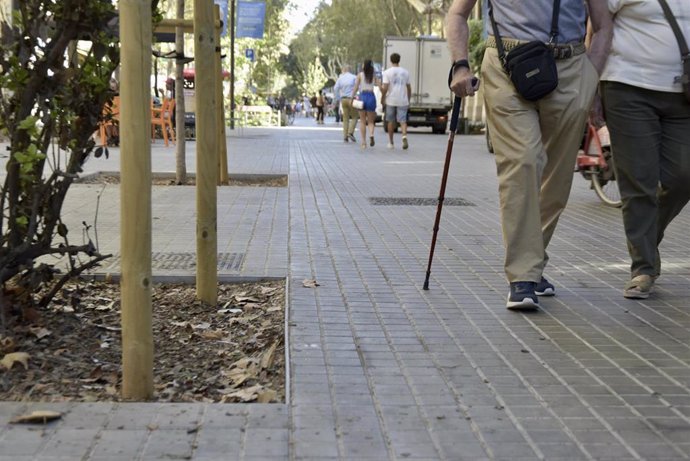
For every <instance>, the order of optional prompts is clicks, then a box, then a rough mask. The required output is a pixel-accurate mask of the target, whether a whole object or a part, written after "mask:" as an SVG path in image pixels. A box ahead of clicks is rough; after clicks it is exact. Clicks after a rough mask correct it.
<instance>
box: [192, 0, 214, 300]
mask: <svg viewBox="0 0 690 461" xmlns="http://www.w3.org/2000/svg"><path fill="white" fill-rule="evenodd" d="M213 29H214V27H213V1H212V0H194V58H195V66H194V67H195V68H196V75H195V77H194V78H195V82H194V83H195V85H194V86H195V90H196V95H195V96H196V104H195V105H196V147H197V150H196V208H197V225H196V250H197V265H196V295H197V298H199V299H200V300H201V301H204V302H206V303H208V304H211V305H215V304H216V302H217V298H218V267H217V265H218V254H217V251H218V250H217V248H218V241H217V223H218V209H217V208H218V207H217V203H216V200H217V190H216V182H217V181H218V123H217V122H216V114H217V101H216V97H215V93H216V83H215V78H218V76H216V75H215V48H216V43H215V38H214V35H215V34H214V30H213Z"/></svg>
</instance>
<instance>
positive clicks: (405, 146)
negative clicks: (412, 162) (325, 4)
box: [402, 136, 410, 150]
mask: <svg viewBox="0 0 690 461" xmlns="http://www.w3.org/2000/svg"><path fill="white" fill-rule="evenodd" d="M402 146H403V150H406V149H407V148H408V147H410V145H409V144H407V136H403V138H402Z"/></svg>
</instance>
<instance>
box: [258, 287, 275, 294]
mask: <svg viewBox="0 0 690 461" xmlns="http://www.w3.org/2000/svg"><path fill="white" fill-rule="evenodd" d="M277 289H278V288H275V287H261V288H260V289H259V290H260V291H261V294H262V295H267V294H270V293H273V292H274V291H276V290H277Z"/></svg>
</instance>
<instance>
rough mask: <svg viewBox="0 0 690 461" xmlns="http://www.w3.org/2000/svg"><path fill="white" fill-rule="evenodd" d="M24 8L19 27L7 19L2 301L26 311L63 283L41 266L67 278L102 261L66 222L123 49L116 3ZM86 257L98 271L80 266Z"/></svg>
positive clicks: (42, 0) (73, 0) (0, 121)
mask: <svg viewBox="0 0 690 461" xmlns="http://www.w3.org/2000/svg"><path fill="white" fill-rule="evenodd" d="M17 3H18V10H16V11H13V12H12V15H11V18H2V19H3V21H4V22H3V23H2V43H1V44H0V70H1V72H0V88H2V90H0V130H1V131H2V135H3V136H4V137H7V138H9V142H10V146H9V159H8V161H7V176H6V178H5V181H4V183H3V185H2V189H1V190H0V209H1V210H2V213H1V214H0V284H1V285H2V287H3V292H2V296H3V297H5V298H7V297H9V298H11V299H10V301H12V299H14V300H15V301H16V300H18V299H21V300H22V302H20V303H18V304H19V305H22V304H27V303H30V302H31V300H32V296H33V294H34V293H37V292H38V291H40V290H39V288H40V287H44V286H46V285H47V284H50V283H51V282H53V283H54V281H55V275H56V270H55V268H54V267H53V266H52V265H50V264H46V263H44V262H39V261H40V258H42V257H45V256H49V255H50V256H65V257H67V259H68V262H69V267H70V271H69V272H70V274H68V275H74V274H78V273H79V272H81V271H82V270H83V269H84V268H85V267H89V266H90V265H93V262H92V261H94V260H98V259H99V258H102V256H101V255H99V254H98V251H97V249H96V247H95V245H94V244H93V242H92V241H91V239H90V238H89V237H88V232H86V235H87V237H86V238H82V239H80V240H81V241H80V242H78V243H73V242H72V241H71V239H70V238H69V230H68V229H67V227H66V225H65V224H64V223H63V221H62V219H61V216H60V214H61V211H62V204H63V202H64V199H65V196H66V194H67V191H68V189H69V187H70V185H71V184H72V182H73V181H74V179H75V178H76V177H77V175H78V174H79V173H80V172H81V171H82V166H83V165H84V163H85V162H86V161H87V159H88V158H89V156H90V154H91V152H92V151H93V149H94V141H93V140H92V134H93V132H94V131H95V130H96V128H97V125H98V123H99V121H102V120H104V119H105V118H108V115H104V106H106V104H107V103H109V102H110V101H111V100H112V98H113V96H114V93H113V92H112V91H111V90H110V88H109V80H110V77H111V75H112V73H113V71H114V70H115V68H116V67H117V65H118V63H119V47H118V43H117V38H116V37H115V36H114V35H113V34H112V33H110V32H109V31H112V30H113V28H114V27H113V25H114V24H115V17H116V13H115V10H114V5H113V4H112V2H103V1H101V0H87V1H85V0H64V1H60V2H53V1H46V0H24V1H21V2H17ZM77 43H79V46H78V47H77ZM80 254H84V255H86V256H88V257H89V258H91V262H87V263H82V262H80V261H79V260H78V259H77V256H78V255H80ZM64 280H65V278H64V277H63V278H60V279H58V282H57V283H64ZM20 297H21V298H20ZM47 301H48V300H47V299H44V300H43V302H44V303H45V302H47ZM9 304H13V305H14V304H16V303H13V302H9V303H7V304H6V305H9Z"/></svg>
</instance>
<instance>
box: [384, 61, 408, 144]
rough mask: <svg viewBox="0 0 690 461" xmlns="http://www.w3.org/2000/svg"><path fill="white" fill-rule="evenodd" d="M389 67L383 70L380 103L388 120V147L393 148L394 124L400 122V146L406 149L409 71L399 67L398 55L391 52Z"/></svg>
mask: <svg viewBox="0 0 690 461" xmlns="http://www.w3.org/2000/svg"><path fill="white" fill-rule="evenodd" d="M390 60H391V67H389V68H388V69H386V70H385V71H384V72H383V78H382V81H383V83H382V85H381V105H383V106H384V107H385V113H386V121H387V122H388V148H389V149H393V148H394V146H395V143H394V142H393V135H394V133H395V124H396V123H398V124H400V129H401V131H402V148H403V149H407V148H408V146H409V144H408V142H407V110H408V108H409V107H410V97H411V96H412V87H411V86H410V73H409V72H408V71H407V69H405V68H403V67H400V55H399V54H398V53H393V54H391V58H390Z"/></svg>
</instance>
